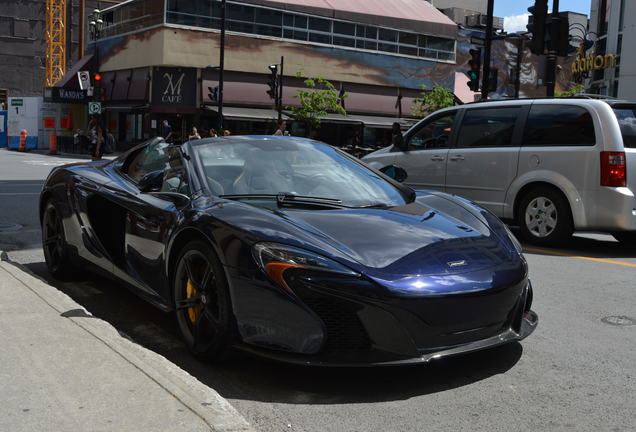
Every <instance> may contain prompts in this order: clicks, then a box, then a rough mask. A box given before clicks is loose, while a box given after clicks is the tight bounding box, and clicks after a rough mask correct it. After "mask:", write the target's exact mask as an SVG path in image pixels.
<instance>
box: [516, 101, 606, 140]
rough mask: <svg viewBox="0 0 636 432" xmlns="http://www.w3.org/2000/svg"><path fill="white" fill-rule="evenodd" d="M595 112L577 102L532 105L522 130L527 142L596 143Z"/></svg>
mask: <svg viewBox="0 0 636 432" xmlns="http://www.w3.org/2000/svg"><path fill="white" fill-rule="evenodd" d="M594 144H596V135H595V134H594V123H593V121H592V116H591V115H590V113H589V112H588V111H587V110H586V109H585V108H583V107H580V106H575V105H532V108H530V114H529V115H528V120H527V122H526V129H525V131H524V134H523V145H524V146H593V145H594Z"/></svg>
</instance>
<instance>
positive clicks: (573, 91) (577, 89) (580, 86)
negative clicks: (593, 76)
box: [554, 84, 585, 97]
mask: <svg viewBox="0 0 636 432" xmlns="http://www.w3.org/2000/svg"><path fill="white" fill-rule="evenodd" d="M584 89H585V86H584V85H583V84H576V85H573V86H572V87H570V89H569V90H566V91H563V92H555V93H554V96H556V97H569V96H574V95H577V94H579V93H581V92H582V91H583V90H584Z"/></svg>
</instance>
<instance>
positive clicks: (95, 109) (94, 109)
mask: <svg viewBox="0 0 636 432" xmlns="http://www.w3.org/2000/svg"><path fill="white" fill-rule="evenodd" d="M88 113H89V114H101V113H102V103H101V102H89V103H88Z"/></svg>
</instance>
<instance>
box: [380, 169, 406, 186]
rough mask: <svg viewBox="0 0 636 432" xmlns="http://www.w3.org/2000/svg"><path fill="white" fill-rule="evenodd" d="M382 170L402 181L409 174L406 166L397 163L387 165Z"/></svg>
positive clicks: (394, 178)
mask: <svg viewBox="0 0 636 432" xmlns="http://www.w3.org/2000/svg"><path fill="white" fill-rule="evenodd" d="M380 171H381V172H382V173H384V174H386V175H387V176H389V177H391V178H392V179H393V180H395V181H397V182H400V183H402V182H404V180H406V179H407V178H408V176H409V175H408V173H407V172H406V170H405V169H404V168H402V167H399V166H397V165H388V166H385V167H384V168H382V169H380Z"/></svg>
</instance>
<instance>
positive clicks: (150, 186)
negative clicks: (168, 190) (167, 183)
mask: <svg viewBox="0 0 636 432" xmlns="http://www.w3.org/2000/svg"><path fill="white" fill-rule="evenodd" d="M162 185H163V170H157V171H151V172H149V173H148V174H146V175H144V176H143V177H142V178H141V179H140V180H139V191H140V192H144V193H148V192H159V191H160V190H161V186H162Z"/></svg>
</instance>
